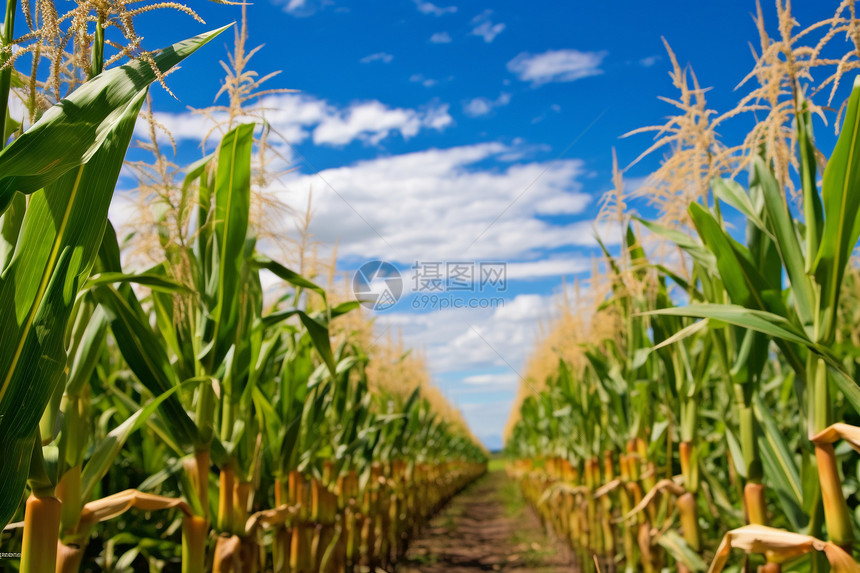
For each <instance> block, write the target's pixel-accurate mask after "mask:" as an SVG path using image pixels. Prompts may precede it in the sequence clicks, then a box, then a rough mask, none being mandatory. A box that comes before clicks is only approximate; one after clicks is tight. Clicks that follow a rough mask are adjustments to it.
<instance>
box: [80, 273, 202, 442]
mask: <svg viewBox="0 0 860 573" xmlns="http://www.w3.org/2000/svg"><path fill="white" fill-rule="evenodd" d="M123 291H124V292H123V293H122V294H120V292H119V291H117V290H116V289H114V288H112V287H111V286H108V285H102V286H99V287H96V288H95V289H93V294H94V295H95V297H96V300H97V301H98V302H99V304H101V305H102V307H103V308H104V309H105V311H106V312H107V315H108V319H109V320H110V326H111V331H112V332H113V334H114V337H115V338H116V341H117V345H118V346H119V350H120V352H121V353H122V355H123V358H125V361H126V362H127V363H128V365H129V367H130V368H131V370H132V371H133V372H134V373H135V375H136V376H137V378H138V380H140V381H141V382H142V383H143V384H144V385H145V386H146V387H147V389H149V391H150V392H152V393H153V394H154V395H156V396H160V395H162V394H164V393H166V392H168V391H169V390H170V389H171V388H173V387H174V386H177V385H178V384H177V381H176V373H175V371H174V370H173V367H172V365H171V363H170V359H169V357H168V355H167V351H166V349H165V348H164V346H163V345H162V344H161V340H160V339H159V338H158V337H157V336H156V335H155V333H153V332H152V329H151V328H150V326H149V323H148V321H147V318H146V315H145V314H144V313H143V311H142V309H141V308H140V306H139V303H138V302H137V299H136V298H135V297H134V293H133V292H131V289H130V288H128V285H124V287H123ZM163 408H164V415H165V419H166V420H168V421H169V428H170V431H171V433H173V435H174V437H175V439H176V441H178V442H179V443H181V444H184V445H190V444H193V445H201V444H202V441H201V438H200V435H199V432H198V430H197V426H196V425H195V424H194V422H193V421H192V420H191V418H190V417H189V416H188V413H187V411H186V410H185V407H184V406H183V405H182V403H181V402H180V400H179V398H178V397H177V396H175V395H172V394H171V395H169V396H168V399H167V400H166V401H165V402H164V404H163Z"/></svg>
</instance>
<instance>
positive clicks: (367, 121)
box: [136, 94, 454, 146]
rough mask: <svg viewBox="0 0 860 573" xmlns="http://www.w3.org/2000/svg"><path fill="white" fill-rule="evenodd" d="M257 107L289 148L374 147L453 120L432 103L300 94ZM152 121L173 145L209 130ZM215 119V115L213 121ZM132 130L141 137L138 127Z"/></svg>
mask: <svg viewBox="0 0 860 573" xmlns="http://www.w3.org/2000/svg"><path fill="white" fill-rule="evenodd" d="M260 105H261V106H262V107H264V108H266V110H267V111H266V120H267V121H268V122H269V123H270V124H271V125H272V127H273V128H274V129H275V130H276V131H277V132H278V133H279V134H281V135H282V136H283V137H284V138H285V139H286V141H287V142H289V143H290V144H298V143H302V142H304V141H306V140H307V139H309V138H311V139H312V140H313V142H314V143H316V144H318V145H333V146H342V145H346V144H348V143H351V142H353V141H356V140H358V141H363V142H366V143H370V144H374V145H375V144H377V143H379V142H380V141H382V140H383V139H385V138H386V137H389V136H391V135H393V134H396V133H399V134H400V135H401V136H402V137H403V138H404V139H408V138H410V137H414V136H415V135H417V134H418V132H419V131H421V130H422V129H433V130H438V131H441V130H443V129H445V128H446V127H448V126H450V125H451V124H453V121H454V120H453V119H452V118H451V116H450V114H449V113H448V105H447V104H442V103H438V102H431V103H430V104H428V105H426V106H424V107H422V108H419V109H410V108H393V107H389V106H387V105H385V104H383V103H382V102H380V101H378V100H371V101H364V102H354V103H352V104H350V105H348V106H346V107H337V106H335V105H333V104H331V103H329V102H328V101H326V100H324V99H319V98H316V97H314V96H310V95H306V94H278V95H272V96H268V97H266V98H264V99H263V100H262V101H261V102H260ZM155 116H156V119H157V120H158V121H159V122H160V123H162V124H163V125H165V126H167V128H168V129H169V130H170V131H171V133H173V137H174V138H175V139H176V140H177V141H181V140H192V141H200V140H201V139H202V138H203V137H204V136H205V135H206V134H207V133H208V132H209V130H210V129H211V128H212V123H211V121H210V120H208V119H206V118H204V117H203V116H201V115H198V114H194V113H188V112H186V113H178V114H176V113H165V112H156V113H155ZM221 118H222V115H219V114H215V119H216V120H217V119H221ZM136 129H137V130H138V134H139V135H145V133H144V132H145V131H146V126H145V125H143V123H142V122H141V123H138V125H137V128H136Z"/></svg>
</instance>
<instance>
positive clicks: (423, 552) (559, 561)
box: [396, 471, 571, 573]
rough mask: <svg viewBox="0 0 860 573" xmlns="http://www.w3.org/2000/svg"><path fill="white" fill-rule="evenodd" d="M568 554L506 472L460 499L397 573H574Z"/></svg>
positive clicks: (414, 544) (411, 551) (417, 544)
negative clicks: (566, 572)
mask: <svg viewBox="0 0 860 573" xmlns="http://www.w3.org/2000/svg"><path fill="white" fill-rule="evenodd" d="M566 554H567V550H566V548H565V547H564V546H563V544H562V543H561V542H560V541H558V540H552V539H549V538H548V537H547V535H546V534H545V532H544V529H543V527H542V526H541V524H540V522H539V521H538V519H537V517H536V516H535V515H534V513H533V512H532V511H531V509H530V508H528V507H527V506H526V505H525V502H524V501H523V499H522V496H521V495H520V492H519V491H518V489H517V485H516V484H515V483H514V482H513V481H511V480H510V479H509V478H508V477H507V476H506V475H505V473H504V472H503V471H494V472H490V473H489V474H487V475H485V476H484V477H482V478H481V479H480V480H478V481H477V482H475V483H474V484H472V485H471V486H469V488H467V489H466V490H465V491H463V492H461V493H460V495H458V496H456V497H455V498H454V499H453V500H451V502H450V503H449V504H448V505H447V507H445V508H444V509H443V510H442V511H441V512H440V513H439V515H437V516H436V517H435V518H434V519H433V520H432V521H431V522H430V524H428V526H427V527H426V528H425V529H424V531H422V533H421V534H420V536H419V537H418V538H417V539H415V540H413V541H412V543H411V544H410V548H409V551H408V552H407V554H406V559H405V560H403V561H402V562H401V563H400V565H399V566H398V567H397V569H396V571H397V573H441V572H443V571H444V572H446V573H474V572H477V571H517V572H526V571H534V572H540V573H557V572H562V571H570V570H571V568H570V567H569V566H567V563H568V561H567V557H566Z"/></svg>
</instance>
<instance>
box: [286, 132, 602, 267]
mask: <svg viewBox="0 0 860 573" xmlns="http://www.w3.org/2000/svg"><path fill="white" fill-rule="evenodd" d="M429 121H430V120H429V119H428V118H427V117H425V118H424V122H425V123H427V122H429ZM516 151H517V149H516V148H513V147H511V146H509V145H504V144H501V143H481V144H476V145H466V146H459V147H452V148H447V149H429V150H426V151H420V152H415V153H408V154H403V155H396V156H391V157H380V158H377V159H373V160H367V161H361V162H358V163H355V164H353V165H350V166H345V167H340V168H334V169H327V170H324V171H322V172H321V173H320V174H319V176H316V175H309V174H308V175H303V174H298V173H294V174H291V175H289V176H288V178H287V179H286V181H285V183H286V186H287V188H288V189H289V190H290V191H289V194H288V195H286V196H284V197H283V199H284V200H285V201H286V202H287V203H289V204H291V205H294V206H296V207H297V208H299V209H301V208H302V205H303V203H304V201H305V200H306V199H304V197H306V195H307V193H308V189H312V190H313V197H314V200H313V204H314V210H315V217H314V220H313V221H312V222H311V232H312V234H313V235H314V237H315V238H316V239H317V240H319V241H321V242H323V243H328V244H339V245H340V247H339V253H340V255H341V256H343V257H349V256H354V257H360V258H362V259H363V260H367V259H368V258H372V257H376V258H381V259H386V260H394V261H399V262H402V263H404V264H411V263H413V262H414V261H417V260H446V259H456V258H457V257H461V256H469V257H475V258H484V259H487V260H508V261H512V260H529V259H532V258H533V255H534V254H536V253H539V252H542V251H543V250H544V249H554V248H562V247H571V246H578V245H589V244H590V243H588V242H586V240H587V236H588V232H589V231H590V228H589V229H584V228H583V227H582V225H581V224H578V223H567V224H553V223H551V222H548V221H547V220H545V217H544V215H546V214H557V213H559V212H561V213H565V214H568V215H572V216H573V215H577V214H580V213H582V212H583V211H584V210H585V209H586V208H587V206H588V205H589V204H590V202H591V199H592V198H591V195H589V194H587V193H584V192H582V188H581V183H580V179H581V178H583V177H584V176H585V174H586V172H585V166H584V164H583V162H582V161H581V160H578V159H565V160H557V161H545V162H539V161H532V162H518V161H516V160H514V161H505V159H508V158H510V159H514V158H516V157H517V156H518V154H517V153H515V152H516ZM488 162H489V163H490V164H495V165H494V166H493V167H487V166H486V163H488ZM479 164H480V166H479ZM359 215H360V216H359ZM494 219H495V222H493V221H494ZM440 221H444V224H440ZM583 234H585V235H586V236H585V237H583V236H580V235H583ZM380 236H381V237H382V238H380ZM479 237H480V238H479ZM476 239H477V240H476Z"/></svg>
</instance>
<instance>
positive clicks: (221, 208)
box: [210, 124, 254, 365]
mask: <svg viewBox="0 0 860 573" xmlns="http://www.w3.org/2000/svg"><path fill="white" fill-rule="evenodd" d="M253 144H254V124H244V125H240V126H238V127H236V128H235V129H233V130H232V131H230V132H229V133H227V134H226V135H225V136H224V138H223V139H222V140H221V144H220V145H219V147H218V152H217V156H218V165H217V169H216V172H215V188H214V193H215V213H214V214H215V219H214V224H213V227H214V230H215V244H216V246H217V253H218V259H217V269H216V271H217V273H216V275H215V276H213V278H215V280H216V281H217V283H216V284H215V285H214V286H215V291H214V295H215V297H214V298H215V299H216V301H217V302H216V303H215V307H214V308H213V309H212V312H211V314H212V317H213V319H214V321H215V333H214V335H213V338H212V340H213V341H214V346H213V352H214V354H213V355H212V357H211V358H210V360H211V362H210V365H217V364H220V363H221V360H222V359H223V358H224V356H225V355H226V353H227V350H228V349H229V347H230V346H231V345H232V344H233V341H234V339H235V331H234V329H235V328H236V326H237V322H238V320H239V298H240V297H239V289H240V286H241V277H242V264H243V259H244V253H245V241H246V238H247V237H246V236H247V234H248V217H249V210H250V205H251V148H252V146H253Z"/></svg>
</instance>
